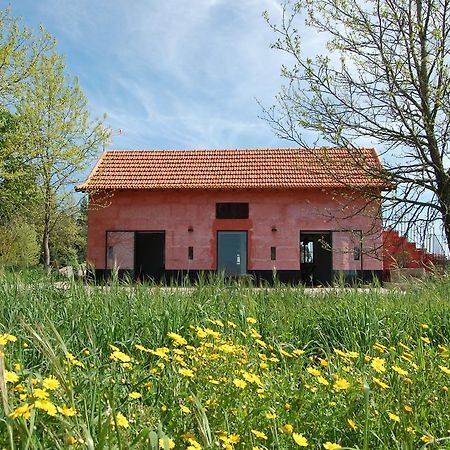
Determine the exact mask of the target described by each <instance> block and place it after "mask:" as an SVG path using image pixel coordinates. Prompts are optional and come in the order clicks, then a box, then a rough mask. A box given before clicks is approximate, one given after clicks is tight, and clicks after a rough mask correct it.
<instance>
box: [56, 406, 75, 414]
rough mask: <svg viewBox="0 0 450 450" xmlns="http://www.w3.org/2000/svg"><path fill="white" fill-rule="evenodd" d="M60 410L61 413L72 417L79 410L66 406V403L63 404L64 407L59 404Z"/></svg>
mask: <svg viewBox="0 0 450 450" xmlns="http://www.w3.org/2000/svg"><path fill="white" fill-rule="evenodd" d="M58 412H59V413H60V414H62V415H63V416H66V417H72V416H75V415H76V413H77V410H76V409H74V408H69V407H68V406H66V405H63V406H62V407H59V406H58Z"/></svg>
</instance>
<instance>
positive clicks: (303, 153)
mask: <svg viewBox="0 0 450 450" xmlns="http://www.w3.org/2000/svg"><path fill="white" fill-rule="evenodd" d="M380 170H382V166H381V163H380V160H379V158H378V155H377V153H376V151H375V150H374V149H361V150H359V151H356V152H355V151H353V152H351V151H350V150H346V149H335V148H332V149H325V148H322V149H317V150H314V151H310V150H303V149H265V150H189V151H187V150H142V151H141V150H139V151H137V150H111V151H105V152H104V153H103V154H102V156H101V157H100V159H99V161H98V163H97V164H96V166H95V167H94V169H93V170H92V172H91V174H90V176H89V178H88V179H87V180H86V182H84V183H83V184H81V185H80V186H78V187H77V190H79V191H82V192H87V193H89V212H88V250H87V258H88V261H89V263H90V264H92V266H93V268H94V269H95V273H96V275H97V276H98V277H102V276H104V275H107V274H109V273H110V272H111V270H113V269H117V270H119V273H123V272H128V273H129V274H130V275H131V276H133V277H135V278H139V279H143V278H152V279H154V280H161V279H166V280H168V279H171V278H173V279H180V277H184V276H186V275H188V276H189V277H190V278H195V277H196V276H197V275H198V273H199V272H203V271H206V272H210V271H213V272H221V273H223V274H224V275H226V276H243V275H247V276H252V277H254V278H255V279H256V280H261V279H263V280H269V281H270V280H272V279H273V277H274V274H276V276H277V277H278V278H279V280H280V281H282V282H294V283H295V282H300V281H302V282H305V283H307V284H315V285H317V284H327V283H330V282H332V281H333V280H335V279H336V277H343V278H344V279H346V280H347V281H348V280H354V279H363V280H368V279H372V277H373V276H376V277H378V278H381V273H382V269H383V262H382V257H381V256H380V255H382V248H381V247H382V238H381V223H380V216H379V201H378V200H375V201H373V198H374V197H376V194H378V193H379V192H380V191H381V190H382V189H384V188H385V187H386V183H385V182H383V181H382V180H380V178H378V177H377V176H376V175H375V174H376V173H379V171H380Z"/></svg>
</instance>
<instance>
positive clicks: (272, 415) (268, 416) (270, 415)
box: [266, 411, 277, 420]
mask: <svg viewBox="0 0 450 450" xmlns="http://www.w3.org/2000/svg"><path fill="white" fill-rule="evenodd" d="M276 418H277V415H276V414H275V413H274V412H272V411H267V412H266V419H269V420H272V419H276Z"/></svg>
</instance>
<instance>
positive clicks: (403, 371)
mask: <svg viewBox="0 0 450 450" xmlns="http://www.w3.org/2000/svg"><path fill="white" fill-rule="evenodd" d="M392 370H393V371H394V372H397V373H398V374H399V375H402V376H406V375H408V372H407V371H406V370H404V369H402V368H401V367H399V366H392Z"/></svg>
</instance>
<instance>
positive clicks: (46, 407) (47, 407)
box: [34, 400, 58, 416]
mask: <svg viewBox="0 0 450 450" xmlns="http://www.w3.org/2000/svg"><path fill="white" fill-rule="evenodd" d="M34 407H35V408H37V409H41V410H42V411H45V412H46V413H47V414H48V415H49V416H56V414H57V412H58V410H57V409H56V406H55V405H54V404H53V403H52V402H51V401H50V400H36V401H35V402H34Z"/></svg>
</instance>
